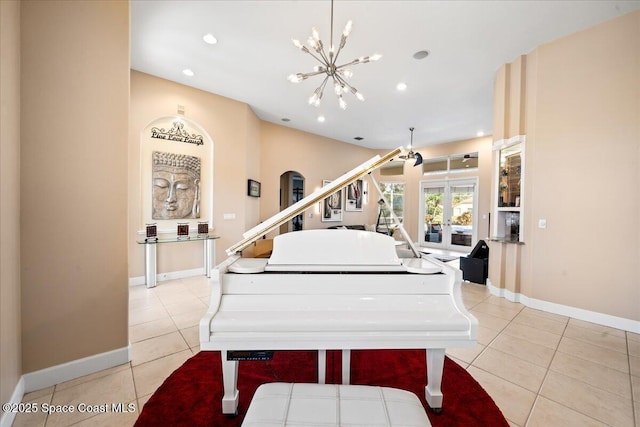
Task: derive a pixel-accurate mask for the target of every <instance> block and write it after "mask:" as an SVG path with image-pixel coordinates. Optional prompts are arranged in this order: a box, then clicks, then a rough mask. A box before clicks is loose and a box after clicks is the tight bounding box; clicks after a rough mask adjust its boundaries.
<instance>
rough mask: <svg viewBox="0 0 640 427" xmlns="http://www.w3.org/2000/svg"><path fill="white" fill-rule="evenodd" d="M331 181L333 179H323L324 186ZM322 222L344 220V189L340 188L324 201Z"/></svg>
mask: <svg viewBox="0 0 640 427" xmlns="http://www.w3.org/2000/svg"><path fill="white" fill-rule="evenodd" d="M329 183H331V181H327V180H323V181H322V186H323V187H324V186H325V185H327V184H329ZM321 209H322V212H321V214H322V216H321V221H322V222H336V221H342V190H338V191H336V192H335V193H333V194H332V195H330V196H329V197H327V198H326V199H324V200H323V201H322V206H321Z"/></svg>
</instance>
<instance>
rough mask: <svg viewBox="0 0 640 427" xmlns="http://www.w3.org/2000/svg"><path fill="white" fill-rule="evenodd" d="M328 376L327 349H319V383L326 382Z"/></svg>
mask: <svg viewBox="0 0 640 427" xmlns="http://www.w3.org/2000/svg"><path fill="white" fill-rule="evenodd" d="M326 376H327V350H318V384H324V383H325V378H326Z"/></svg>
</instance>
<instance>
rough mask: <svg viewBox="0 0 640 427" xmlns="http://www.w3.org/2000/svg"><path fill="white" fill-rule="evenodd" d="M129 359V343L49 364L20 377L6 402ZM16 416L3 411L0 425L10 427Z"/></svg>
mask: <svg viewBox="0 0 640 427" xmlns="http://www.w3.org/2000/svg"><path fill="white" fill-rule="evenodd" d="M130 360H131V345H128V346H126V347H122V348H119V349H117V350H112V351H107V352H105V353H100V354H96V355H93V356H89V357H85V358H83V359H78V360H72V361H71V362H67V363H63V364H61V365H56V366H51V367H50V368H45V369H41V370H39V371H35V372H29V373H28V374H24V375H22V376H21V377H20V381H18V384H16V387H15V389H14V391H13V394H12V395H11V400H10V401H9V402H6V403H16V404H17V403H20V402H22V399H23V398H24V395H25V394H26V393H30V392H32V391H35V390H40V389H42V388H46V387H51V386H52V385H54V384H59V383H62V382H65V381H70V380H73V379H76V378H79V377H82V376H85V375H89V374H93V373H94V372H98V371H102V370H104V369H109V368H113V367H114V366H118V365H122V364H123V363H128V362H129V361H130ZM2 403H5V402H2ZM15 417H16V413H14V412H3V413H2V415H1V416H0V427H11V425H12V424H13V421H14V419H15Z"/></svg>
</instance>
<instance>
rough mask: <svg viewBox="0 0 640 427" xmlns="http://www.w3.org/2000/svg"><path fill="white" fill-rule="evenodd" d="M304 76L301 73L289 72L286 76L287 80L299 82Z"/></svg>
mask: <svg viewBox="0 0 640 427" xmlns="http://www.w3.org/2000/svg"><path fill="white" fill-rule="evenodd" d="M305 78H306V77H304V75H303V74H300V73H298V74H289V77H287V80H289V81H290V82H291V83H300V82H301V81H303V80H304V79H305Z"/></svg>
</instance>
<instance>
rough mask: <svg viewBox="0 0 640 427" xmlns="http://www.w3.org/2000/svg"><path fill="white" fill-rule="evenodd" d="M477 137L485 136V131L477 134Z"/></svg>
mask: <svg viewBox="0 0 640 427" xmlns="http://www.w3.org/2000/svg"><path fill="white" fill-rule="evenodd" d="M476 135H478V136H484V132H483V131H481V130H479V131H478V133H477V134H476Z"/></svg>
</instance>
